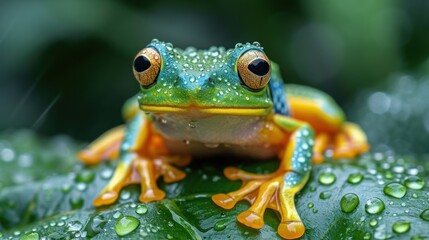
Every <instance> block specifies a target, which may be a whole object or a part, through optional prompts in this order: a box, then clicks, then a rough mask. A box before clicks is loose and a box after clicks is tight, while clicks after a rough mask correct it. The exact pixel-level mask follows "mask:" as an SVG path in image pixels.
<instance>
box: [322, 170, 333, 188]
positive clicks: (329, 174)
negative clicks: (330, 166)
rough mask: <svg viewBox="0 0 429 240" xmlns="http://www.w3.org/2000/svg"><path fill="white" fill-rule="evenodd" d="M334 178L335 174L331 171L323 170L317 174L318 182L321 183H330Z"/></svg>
mask: <svg viewBox="0 0 429 240" xmlns="http://www.w3.org/2000/svg"><path fill="white" fill-rule="evenodd" d="M335 180H336V177H335V174H333V173H332V172H325V173H321V174H320V175H319V182H320V183H321V184H323V185H331V184H332V183H334V182H335Z"/></svg>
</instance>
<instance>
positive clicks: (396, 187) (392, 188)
mask: <svg viewBox="0 0 429 240" xmlns="http://www.w3.org/2000/svg"><path fill="white" fill-rule="evenodd" d="M384 193H385V194H386V195H387V196H390V197H394V198H403V197H404V196H405V194H406V193H407V188H406V187H405V186H404V185H402V184H400V183H389V184H387V185H386V186H385V187H384Z"/></svg>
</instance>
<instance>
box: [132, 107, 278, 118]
mask: <svg viewBox="0 0 429 240" xmlns="http://www.w3.org/2000/svg"><path fill="white" fill-rule="evenodd" d="M140 107H141V109H142V110H143V111H145V112H150V113H186V112H189V111H190V110H191V111H192V110H195V111H197V112H199V113H202V114H214V115H235V116H265V115H267V114H268V113H269V112H270V109H269V108H234V107H224V108H222V107H207V108H203V107H194V106H192V107H173V106H159V105H141V106H140Z"/></svg>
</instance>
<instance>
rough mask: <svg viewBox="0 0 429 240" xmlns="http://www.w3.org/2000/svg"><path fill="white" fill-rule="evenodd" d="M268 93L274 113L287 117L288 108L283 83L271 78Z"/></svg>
mask: <svg viewBox="0 0 429 240" xmlns="http://www.w3.org/2000/svg"><path fill="white" fill-rule="evenodd" d="M270 93H271V101H272V102H273V107H274V112H275V113H277V114H281V115H284V116H289V107H288V103H287V97H286V91H285V89H284V85H283V81H281V80H278V79H275V77H273V78H272V79H271V81H270Z"/></svg>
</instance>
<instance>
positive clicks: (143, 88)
mask: <svg viewBox="0 0 429 240" xmlns="http://www.w3.org/2000/svg"><path fill="white" fill-rule="evenodd" d="M133 72H134V76H135V78H136V79H137V81H138V83H139V85H140V93H139V94H138V95H137V96H135V97H133V98H131V99H130V100H128V101H127V103H126V104H125V106H124V108H123V115H124V118H125V120H126V124H125V125H124V126H119V127H116V128H114V129H112V130H110V131H108V132H106V133H105V134H104V135H102V136H101V137H100V138H99V139H97V140H95V141H94V142H93V143H91V144H90V145H89V146H88V147H87V148H86V149H84V150H82V151H81V152H80V153H79V154H78V158H79V159H81V160H82V161H83V162H85V163H87V164H94V163H98V162H100V161H102V160H103V159H109V158H110V159H116V158H118V159H119V163H118V165H117V168H116V170H115V172H114V174H113V176H112V178H111V180H110V182H109V183H108V184H107V185H106V186H105V188H104V189H103V190H102V191H101V193H100V194H99V195H98V197H97V198H96V199H95V200H94V205H95V206H102V205H108V204H112V203H113V202H115V201H116V200H117V198H118V196H119V192H120V191H121V189H122V188H123V187H124V186H126V185H129V184H140V185H141V195H140V198H139V200H140V201H141V202H151V201H157V200H161V199H163V198H164V197H165V192H164V191H162V190H161V189H160V188H158V186H157V183H156V181H157V179H158V178H159V177H163V180H164V181H165V182H167V183H172V182H176V181H179V180H181V179H183V178H185V177H186V174H185V173H184V172H183V171H182V170H180V168H179V167H182V166H185V165H187V164H188V163H189V162H190V160H191V156H212V155H228V154H231V155H238V156H241V157H242V158H244V159H270V158H271V159H272V158H278V159H279V161H280V165H279V167H278V169H277V171H275V172H273V173H269V174H254V173H249V172H245V171H243V170H240V169H238V168H235V167H227V168H226V169H224V174H225V176H226V177H227V178H228V179H231V180H241V181H242V182H243V184H242V186H241V188H240V189H238V190H236V191H234V192H230V193H219V194H216V195H213V197H212V200H213V202H214V203H215V204H217V205H218V206H220V207H222V208H224V209H231V208H234V205H235V204H236V203H237V202H238V201H241V200H247V201H248V202H250V204H251V206H250V208H249V209H247V210H246V211H244V212H242V213H241V214H239V215H238V216H237V220H238V221H239V222H240V223H242V224H244V225H246V226H248V227H251V228H255V229H260V228H262V227H263V226H264V212H265V209H266V208H271V209H274V210H275V211H278V212H279V214H280V216H281V220H280V224H279V226H278V234H279V235H280V236H281V237H283V238H286V239H293V238H298V237H300V236H302V235H303V234H304V231H305V227H304V224H303V223H302V221H301V219H300V217H299V214H298V212H297V211H296V208H295V203H294V196H295V194H296V193H297V192H299V191H300V190H301V189H302V188H303V186H304V185H305V184H306V182H307V180H308V178H309V176H310V170H311V166H312V163H320V162H322V161H323V160H324V156H325V151H326V150H329V152H330V154H331V155H332V157H333V158H334V159H336V158H343V157H354V156H356V155H358V154H361V153H364V152H366V151H367V150H368V148H369V145H368V143H367V140H366V136H365V133H364V132H363V131H362V130H361V128H360V127H359V126H357V125H356V124H353V123H350V122H346V121H345V117H344V113H343V111H342V110H341V109H340V108H339V107H338V106H337V104H336V103H335V102H334V101H333V100H332V98H331V97H329V96H328V95H327V94H325V93H323V92H321V91H318V90H316V89H313V88H310V87H305V86H299V85H293V84H284V83H283V80H282V78H281V76H280V71H279V67H278V65H277V64H275V63H274V62H272V61H270V60H269V58H268V57H267V55H266V54H265V52H264V50H263V48H262V47H261V46H260V44H259V43H257V42H255V43H252V44H251V43H246V44H240V43H239V44H237V45H236V46H235V47H234V48H232V49H229V50H226V49H225V48H223V47H211V48H210V49H208V50H197V49H195V48H193V47H188V48H186V49H184V50H182V49H179V48H174V47H173V45H172V44H171V43H165V42H161V41H158V40H153V41H152V42H151V43H150V44H149V45H147V46H146V47H145V48H144V49H143V50H141V51H140V52H138V54H137V56H136V57H135V58H134V61H133Z"/></svg>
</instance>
